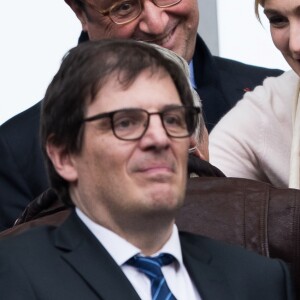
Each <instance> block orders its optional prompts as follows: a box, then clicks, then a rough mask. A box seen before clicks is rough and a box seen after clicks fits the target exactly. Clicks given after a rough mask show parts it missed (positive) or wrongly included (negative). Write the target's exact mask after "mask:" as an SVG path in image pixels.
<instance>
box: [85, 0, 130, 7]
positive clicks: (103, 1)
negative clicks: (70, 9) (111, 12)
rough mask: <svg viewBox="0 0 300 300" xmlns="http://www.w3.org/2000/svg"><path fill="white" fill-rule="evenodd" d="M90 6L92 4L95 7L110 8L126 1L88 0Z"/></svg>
mask: <svg viewBox="0 0 300 300" xmlns="http://www.w3.org/2000/svg"><path fill="white" fill-rule="evenodd" d="M88 1H89V3H90V4H93V5H95V6H97V7H101V8H107V7H111V6H112V5H114V4H115V3H118V2H124V1H126V0H88Z"/></svg>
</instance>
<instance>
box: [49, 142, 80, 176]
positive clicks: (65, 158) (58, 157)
mask: <svg viewBox="0 0 300 300" xmlns="http://www.w3.org/2000/svg"><path fill="white" fill-rule="evenodd" d="M46 151H47V155H48V157H49V158H50V160H51V161H52V164H53V166H54V168H55V170H56V172H57V173H58V174H59V175H60V176H61V177H62V178H64V179H65V180H66V181H68V182H74V181H76V180H77V178H78V172H77V169H76V163H75V160H74V157H73V155H72V154H70V153H69V152H68V151H67V150H66V149H65V148H64V147H62V146H56V145H54V144H53V143H51V142H49V141H48V142H47V145H46Z"/></svg>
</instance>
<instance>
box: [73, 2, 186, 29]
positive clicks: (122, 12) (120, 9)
mask: <svg viewBox="0 0 300 300" xmlns="http://www.w3.org/2000/svg"><path fill="white" fill-rule="evenodd" d="M78 1H79V2H81V3H83V4H86V5H89V6H90V7H91V8H93V9H94V10H95V11H97V12H98V13H100V14H102V15H103V16H108V17H109V18H110V19H111V20H112V22H114V23H115V24H117V25H123V24H127V23H129V22H131V21H133V20H135V19H136V18H138V17H139V16H140V14H141V13H142V11H143V5H144V1H145V0H120V1H117V2H116V3H114V4H113V5H112V6H111V7H109V8H107V9H102V10H101V9H99V8H97V7H95V6H94V5H92V4H90V3H88V2H86V1H85V0H78ZM151 1H152V2H153V3H154V4H155V5H156V6H157V7H160V8H167V7H171V6H174V5H176V4H178V3H179V2H181V1H182V0H151Z"/></svg>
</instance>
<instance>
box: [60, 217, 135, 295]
mask: <svg viewBox="0 0 300 300" xmlns="http://www.w3.org/2000/svg"><path fill="white" fill-rule="evenodd" d="M54 243H55V246H56V247H57V248H58V249H59V251H60V252H61V257H62V258H63V259H64V260H65V261H66V263H67V264H69V265H70V266H71V267H72V268H73V269H74V271H75V272H77V273H78V274H79V276H81V277H82V279H83V280H84V281H85V282H86V284H87V285H88V286H89V287H90V288H91V290H93V291H94V292H95V293H96V294H98V295H99V296H100V297H101V299H103V300H105V299H109V300H120V299H125V298H126V299H132V300H139V299H140V298H139V296H138V294H137V293H136V292H135V290H134V288H133V287H132V285H131V283H130V282H129V280H128V279H127V277H126V276H125V275H124V273H123V271H122V270H121V268H120V267H119V266H118V265H117V264H116V263H115V261H114V260H113V258H112V257H111V256H110V255H109V254H108V252H107V251H106V249H105V248H104V247H103V246H102V245H101V244H100V243H99V242H98V240H97V239H96V238H95V237H94V236H93V234H92V233H91V232H90V231H89V230H88V229H87V228H86V226H85V225H84V224H83V223H82V222H81V220H79V218H78V217H77V215H76V214H75V212H73V213H72V214H71V216H70V217H69V218H68V219H67V220H66V222H65V223H64V224H63V225H62V226H61V227H59V228H58V229H57V230H56V232H55V237H54Z"/></svg>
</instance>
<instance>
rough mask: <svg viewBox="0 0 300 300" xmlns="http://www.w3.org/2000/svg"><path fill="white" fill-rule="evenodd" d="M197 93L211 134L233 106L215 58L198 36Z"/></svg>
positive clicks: (196, 49) (195, 72)
mask: <svg viewBox="0 0 300 300" xmlns="http://www.w3.org/2000/svg"><path fill="white" fill-rule="evenodd" d="M193 66H194V78H195V83H196V86H197V87H196V91H197V93H198V94H199V96H200V99H201V101H202V105H203V112H204V119H205V124H206V127H207V129H208V131H209V132H210V131H211V129H212V128H213V127H214V125H215V124H217V122H218V121H219V120H220V119H221V117H222V116H223V115H224V114H225V112H227V111H228V110H229V109H230V108H231V106H230V104H229V102H228V101H227V99H226V97H225V94H224V93H223V89H222V85H221V79H220V72H219V69H218V66H217V63H216V60H215V58H214V57H213V56H212V54H211V53H210V51H209V49H208V47H207V46H206V44H205V43H204V41H203V40H202V38H201V37H200V36H199V35H198V36H197V40H196V48H195V52H194V56H193Z"/></svg>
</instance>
